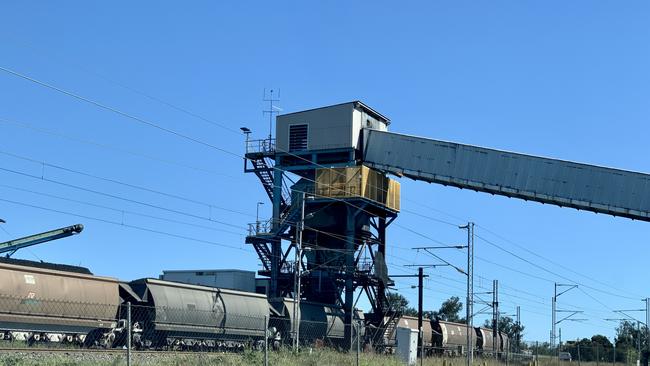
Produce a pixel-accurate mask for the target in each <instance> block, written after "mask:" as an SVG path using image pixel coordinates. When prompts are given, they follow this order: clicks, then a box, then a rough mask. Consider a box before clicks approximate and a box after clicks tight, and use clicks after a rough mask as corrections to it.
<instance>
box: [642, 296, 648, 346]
mask: <svg viewBox="0 0 650 366" xmlns="http://www.w3.org/2000/svg"><path fill="white" fill-rule="evenodd" d="M643 301H645V350H646V351H647V352H650V298H648V297H646V298H645V299H644V300H643Z"/></svg>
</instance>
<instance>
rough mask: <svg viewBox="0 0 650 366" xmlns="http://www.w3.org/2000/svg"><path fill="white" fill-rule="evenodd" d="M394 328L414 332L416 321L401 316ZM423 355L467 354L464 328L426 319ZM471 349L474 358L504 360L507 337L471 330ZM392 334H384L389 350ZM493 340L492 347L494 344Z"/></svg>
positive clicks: (457, 324)
mask: <svg viewBox="0 0 650 366" xmlns="http://www.w3.org/2000/svg"><path fill="white" fill-rule="evenodd" d="M397 326H398V327H405V328H411V329H415V330H417V328H418V318H416V317H411V316H402V317H401V318H400V319H399V320H398V322H397ZM422 331H423V338H422V343H423V346H424V351H425V353H426V354H428V355H440V356H450V357H454V356H461V355H463V354H464V353H465V352H466V350H467V325H465V324H461V323H453V322H447V321H443V320H439V319H433V320H430V319H426V318H424V319H423V321H422ZM471 331H472V332H473V334H472V336H473V338H472V339H473V347H474V352H475V353H476V354H477V355H478V356H492V357H493V356H495V353H496V356H498V357H500V358H501V357H505V356H506V355H507V353H508V351H509V349H510V348H509V347H510V343H509V339H508V335H507V334H505V333H503V332H497V335H496V337H494V333H493V331H492V329H487V328H481V327H473V328H471ZM395 333H396V332H395V331H394V330H392V331H390V332H387V333H385V334H384V338H385V339H384V344H386V345H388V346H389V348H391V347H393V346H394V345H395ZM495 340H496V344H495Z"/></svg>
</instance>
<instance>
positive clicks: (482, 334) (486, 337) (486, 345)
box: [476, 328, 507, 356]
mask: <svg viewBox="0 0 650 366" xmlns="http://www.w3.org/2000/svg"><path fill="white" fill-rule="evenodd" d="M501 334H502V333H501V332H497V334H496V337H495V336H494V332H493V331H492V329H489V328H476V336H477V338H478V342H477V346H478V354H479V355H486V356H487V355H490V356H494V352H495V351H496V352H497V354H499V353H501V352H503V341H502V340H503V339H502V336H501ZM506 338H507V336H506ZM495 341H496V344H495Z"/></svg>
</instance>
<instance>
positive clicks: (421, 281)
mask: <svg viewBox="0 0 650 366" xmlns="http://www.w3.org/2000/svg"><path fill="white" fill-rule="evenodd" d="M423 287H424V269H423V268H422V267H419V268H418V347H419V348H420V366H422V363H423V362H424V339H423V335H424V331H423V329H422V307H423V306H422V300H423Z"/></svg>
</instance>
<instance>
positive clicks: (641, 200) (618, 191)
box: [363, 129, 650, 221]
mask: <svg viewBox="0 0 650 366" xmlns="http://www.w3.org/2000/svg"><path fill="white" fill-rule="evenodd" d="M363 162H364V165H367V166H369V167H372V168H375V169H380V170H383V171H386V172H388V173H391V174H394V175H397V176H405V177H409V178H411V179H415V180H421V181H425V182H430V183H438V184H443V185H449V186H454V187H458V188H466V189H472V190H475V191H481V192H487V193H492V194H498V195H502V196H507V197H516V198H521V199H524V200H529V201H536V202H542V203H549V204H554V205H558V206H562V207H572V208H576V209H579V210H585V211H592V212H597V213H604V214H608V215H614V216H622V217H626V218H630V219H634V220H643V221H650V174H643V173H637V172H631V171H626V170H620V169H612V168H606V167H601V166H595V165H589V164H581V163H575V162H571V161H564V160H558V159H549V158H543V157H537V156H531V155H525V154H518V153H512V152H508V151H501V150H494V149H487V148H483V147H477V146H471V145H463V144H458V143H453V142H446V141H439V140H432V139H428V138H422V137H414V136H408V135H402V134H396V133H391V132H386V131H378V130H371V129H364V131H363Z"/></svg>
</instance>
